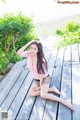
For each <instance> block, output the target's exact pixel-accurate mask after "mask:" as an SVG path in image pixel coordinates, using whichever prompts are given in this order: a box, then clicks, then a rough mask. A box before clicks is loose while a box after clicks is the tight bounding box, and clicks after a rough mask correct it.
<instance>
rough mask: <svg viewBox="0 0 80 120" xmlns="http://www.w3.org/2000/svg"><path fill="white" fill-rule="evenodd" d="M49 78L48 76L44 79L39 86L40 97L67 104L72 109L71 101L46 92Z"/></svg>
mask: <svg viewBox="0 0 80 120" xmlns="http://www.w3.org/2000/svg"><path fill="white" fill-rule="evenodd" d="M49 84H50V83H49V80H48V78H47V79H46V80H44V82H43V84H42V86H41V91H40V96H41V97H42V98H45V99H49V100H52V101H57V102H60V103H62V104H63V105H65V106H67V107H68V108H70V109H71V110H74V107H73V105H72V104H71V103H69V102H67V101H66V100H64V99H62V98H59V97H57V96H55V95H52V94H50V93H48V90H49Z"/></svg>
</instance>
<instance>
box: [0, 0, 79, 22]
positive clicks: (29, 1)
mask: <svg viewBox="0 0 80 120" xmlns="http://www.w3.org/2000/svg"><path fill="white" fill-rule="evenodd" d="M74 1H76V0H74ZM77 1H78V0H77ZM9 12H13V13H17V12H22V13H23V14H25V15H27V16H33V18H34V21H35V22H44V21H48V20H53V19H58V18H62V17H66V16H70V15H74V14H79V13H80V3H79V4H58V3H57V2H54V0H6V3H3V2H1V1H0V15H3V14H5V13H9Z"/></svg>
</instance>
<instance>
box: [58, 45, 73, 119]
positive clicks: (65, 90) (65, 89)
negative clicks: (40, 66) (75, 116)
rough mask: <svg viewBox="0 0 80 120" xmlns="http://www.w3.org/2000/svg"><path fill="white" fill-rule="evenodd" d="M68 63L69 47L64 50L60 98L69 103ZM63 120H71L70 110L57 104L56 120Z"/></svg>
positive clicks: (69, 80)
mask: <svg viewBox="0 0 80 120" xmlns="http://www.w3.org/2000/svg"><path fill="white" fill-rule="evenodd" d="M67 56H68V58H67ZM69 61H71V48H70V46H68V47H67V48H65V54H64V63H63V71H62V82H61V95H60V97H61V98H63V99H65V100H68V101H69V102H71V62H70V63H69ZM64 113H65V117H64ZM67 116H68V117H67ZM63 119H64V120H71V110H70V109H69V108H67V107H66V106H64V105H62V104H60V103H59V110H58V120H63Z"/></svg>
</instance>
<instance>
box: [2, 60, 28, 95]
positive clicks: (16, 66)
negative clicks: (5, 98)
mask: <svg viewBox="0 0 80 120" xmlns="http://www.w3.org/2000/svg"><path fill="white" fill-rule="evenodd" d="M26 61H27V60H26V59H25V60H22V61H19V62H18V63H16V64H15V65H14V66H13V67H12V69H11V70H10V71H9V73H8V74H7V75H6V76H5V78H4V79H3V80H2V82H1V83H0V93H1V91H2V90H3V89H4V87H5V85H6V84H8V82H9V81H10V80H11V77H12V76H13V74H14V73H15V71H16V69H18V68H19V66H22V67H20V68H19V69H21V70H24V69H25V68H24V65H25V63H26ZM19 64H20V65H19Z"/></svg>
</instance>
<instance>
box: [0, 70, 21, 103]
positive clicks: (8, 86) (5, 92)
mask: <svg viewBox="0 0 80 120" xmlns="http://www.w3.org/2000/svg"><path fill="white" fill-rule="evenodd" d="M21 72H22V70H21V69H17V70H16V71H15V72H14V73H13V75H14V76H12V77H11V78H10V81H9V82H8V84H6V86H5V87H4V89H3V91H2V92H1V94H0V105H1V104H2V102H3V101H4V99H5V98H6V96H7V95H8V93H9V92H10V90H11V89H12V87H13V86H14V84H15V83H16V81H17V79H18V77H19V75H20V74H21Z"/></svg>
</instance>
